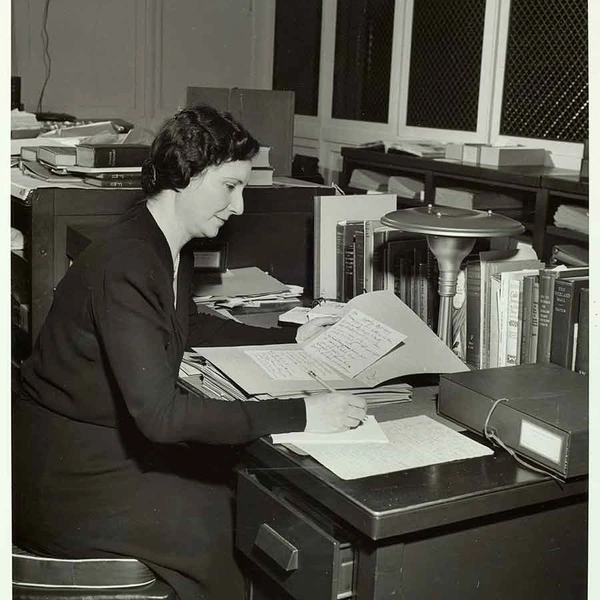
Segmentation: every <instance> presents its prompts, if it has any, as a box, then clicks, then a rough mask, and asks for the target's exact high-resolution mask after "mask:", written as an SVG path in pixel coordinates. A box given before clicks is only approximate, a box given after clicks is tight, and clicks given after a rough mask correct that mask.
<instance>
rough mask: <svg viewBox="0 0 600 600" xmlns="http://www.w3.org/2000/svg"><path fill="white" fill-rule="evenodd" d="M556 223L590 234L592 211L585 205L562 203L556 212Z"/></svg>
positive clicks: (558, 225)
mask: <svg viewBox="0 0 600 600" xmlns="http://www.w3.org/2000/svg"><path fill="white" fill-rule="evenodd" d="M554 224H555V225H556V226H557V227H564V228H565V229H572V230H573V231H578V232H579V233H586V234H589V232H590V213H589V211H588V209H587V208H586V207H584V206H574V205H570V204H561V205H560V206H559V207H558V209H557V210H556V213H555V214H554Z"/></svg>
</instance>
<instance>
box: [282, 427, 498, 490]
mask: <svg viewBox="0 0 600 600" xmlns="http://www.w3.org/2000/svg"><path fill="white" fill-rule="evenodd" d="M380 426H381V428H382V429H383V431H384V433H385V434H386V435H387V437H388V439H389V441H390V443H389V444H368V443H365V444H335V443H333V444H303V443H302V442H301V441H300V442H294V445H295V446H297V447H298V448H299V449H300V450H302V451H304V452H306V453H307V454H310V455H311V456H312V457H313V458H314V459H315V460H317V461H319V462H320V463H321V464H322V465H323V466H325V467H327V468H328V469H329V470H330V471H332V472H333V473H335V474H336V475H337V476H338V477H340V478H341V479H359V478H361V477H370V476H371V475H382V474H384V473H393V472H395V471H405V470H407V469H415V468H417V467H425V466H428V465H435V464H439V463H446V462H452V461H455V460H463V459H467V458H475V457H478V456H487V455H490V454H493V453H494V451H493V450H491V449H490V448H488V447H487V446H484V445H483V444H480V443H478V442H475V441H473V440H471V439H469V438H468V437H466V436H464V435H462V434H461V433H459V432H457V431H454V430H452V429H450V427H447V426H446V425H443V424H442V423H439V422H437V421H434V420H433V419H431V418H430V417H427V416H425V415H419V416H416V417H408V418H405V419H397V420H395V421H385V422H383V423H380Z"/></svg>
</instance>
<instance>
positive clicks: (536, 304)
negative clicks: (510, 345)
mask: <svg viewBox="0 0 600 600" xmlns="http://www.w3.org/2000/svg"><path fill="white" fill-rule="evenodd" d="M539 325H540V277H539V275H534V276H533V295H532V298H531V343H530V345H529V357H528V362H529V363H535V362H537V347H538V336H539Z"/></svg>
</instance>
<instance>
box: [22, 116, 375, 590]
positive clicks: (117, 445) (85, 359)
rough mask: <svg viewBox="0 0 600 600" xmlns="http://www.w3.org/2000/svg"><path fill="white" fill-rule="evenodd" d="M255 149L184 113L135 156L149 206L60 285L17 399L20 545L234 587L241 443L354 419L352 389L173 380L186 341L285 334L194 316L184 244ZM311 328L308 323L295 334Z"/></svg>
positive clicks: (207, 223)
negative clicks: (235, 488) (269, 388)
mask: <svg viewBox="0 0 600 600" xmlns="http://www.w3.org/2000/svg"><path fill="white" fill-rule="evenodd" d="M257 150H258V143H257V142H256V140H255V139H254V138H252V136H251V135H250V134H249V133H248V132H247V131H246V130H245V129H244V128H243V127H242V126H241V125H240V124H238V123H236V122H235V121H234V120H233V119H232V118H231V116H230V115H229V114H227V113H222V112H219V111H216V110H214V109H212V108H210V107H205V106H198V107H194V108H189V109H186V110H183V111H181V112H180V113H178V114H177V115H176V116H175V117H174V118H172V119H170V120H169V121H167V122H166V123H165V125H164V126H163V127H162V129H161V130H160V131H159V133H158V135H157V137H156V139H155V140H154V142H153V144H152V147H151V150H150V158H149V160H148V161H146V163H145V164H144V166H143V170H142V183H143V187H144V190H145V191H146V193H147V199H146V201H145V202H142V203H140V204H138V205H136V206H135V207H134V208H133V209H132V210H131V211H129V212H128V213H127V214H126V215H125V217H124V218H123V219H122V220H121V222H120V223H118V224H117V225H115V226H114V227H112V228H111V229H110V230H109V232H108V233H107V235H106V236H104V237H103V238H102V239H101V240H98V241H96V242H94V243H92V244H91V245H90V246H89V247H88V248H87V249H86V250H85V251H84V252H83V253H82V254H81V256H80V257H78V259H77V260H76V261H75V262H74V264H73V265H72V267H71V268H70V269H69V271H68V272H67V274H66V275H65V277H64V279H63V280H62V281H61V283H60V284H59V286H58V288H57V290H56V294H55V298H54V302H53V305H52V308H51V310H50V313H49V315H48V317H47V319H46V322H45V324H44V326H43V328H42V330H41V332H40V335H39V337H38V340H37V342H36V346H35V348H34V351H33V353H32V355H31V357H30V358H29V359H28V360H27V361H26V362H25V363H24V365H23V368H22V391H21V392H19V394H18V398H16V399H15V401H14V408H13V415H14V416H13V457H14V466H13V473H14V476H13V477H14V479H13V492H14V498H13V533H14V541H15V543H17V544H18V545H20V546H22V547H24V548H26V549H29V550H32V551H34V552H35V551H37V552H42V553H47V554H50V555H54V556H58V557H101V556H110V555H125V556H132V557H136V558H139V559H140V560H142V561H144V562H146V563H147V564H148V565H149V566H151V567H152V568H154V570H155V571H156V572H157V573H158V574H159V575H160V576H162V577H163V578H164V579H165V580H167V581H168V582H169V583H170V584H171V585H172V586H173V587H174V588H175V589H176V591H177V593H178V595H179V597H180V600H192V599H194V600H196V599H198V598H211V599H212V598H217V599H221V598H223V599H227V600H229V599H235V598H242V597H243V592H242V577H241V575H240V573H239V571H238V569H237V567H236V565H235V562H234V559H233V534H232V512H231V491H230V486H229V480H230V473H231V471H230V467H231V466H232V464H233V463H234V461H235V459H236V455H237V452H236V448H239V444H242V443H245V442H248V441H250V440H252V439H255V438H257V437H259V436H261V435H264V434H268V433H278V432H285V431H298V430H304V429H305V430H307V431H340V430H343V429H344V428H349V427H354V426H356V425H357V424H358V423H359V422H360V420H361V419H362V417H363V416H364V413H365V405H364V402H363V401H362V400H361V399H359V398H357V397H354V396H352V395H350V394H341V393H340V394H337V393H332V394H323V395H319V396H314V397H311V398H306V399H299V400H289V401H288V400H286V401H285V402H283V401H278V400H273V401H266V402H222V401H218V400H212V399H207V398H202V397H199V396H195V395H193V394H191V393H187V392H183V391H182V390H180V389H178V388H177V386H176V381H177V373H178V367H179V363H180V361H181V358H182V353H183V350H184V348H185V347H189V346H195V345H202V344H212V345H231V344H248V343H252V344H256V343H272V342H283V341H291V340H290V334H289V332H288V331H286V330H281V329H271V330H267V329H260V328H252V327H246V326H243V325H239V324H237V323H234V322H231V321H225V320H222V319H218V318H215V317H209V316H207V315H199V314H198V313H197V311H196V308H195V305H194V303H193V301H192V299H191V294H190V284H191V276H192V270H193V260H192V256H191V255H190V254H189V253H187V252H186V251H185V245H186V243H187V242H188V241H190V240H191V239H192V238H194V237H214V236H216V235H217V233H218V231H219V228H220V227H221V225H222V224H223V223H224V222H225V221H226V220H227V219H228V218H229V217H230V216H231V215H235V214H240V213H241V212H242V210H243V200H242V191H243V188H244V186H245V185H246V183H247V181H248V177H249V174H250V169H251V162H250V161H251V158H252V157H253V156H254V154H255V153H256V152H257ZM273 251H274V252H276V251H277V249H276V248H274V249H273ZM318 330H319V326H318V325H317V324H314V323H310V324H307V325H306V326H303V327H302V328H300V329H299V330H298V337H299V339H304V338H307V337H310V336H312V335H314V334H315V333H316V332H318Z"/></svg>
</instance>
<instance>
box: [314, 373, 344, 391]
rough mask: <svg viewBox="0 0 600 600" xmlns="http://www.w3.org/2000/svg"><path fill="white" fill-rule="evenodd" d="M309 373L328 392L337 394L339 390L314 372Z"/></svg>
mask: <svg viewBox="0 0 600 600" xmlns="http://www.w3.org/2000/svg"><path fill="white" fill-rule="evenodd" d="M307 373H308V374H309V375H310V376H311V377H312V378H313V379H314V380H315V381H316V382H317V383H320V384H321V385H322V386H323V387H324V388H325V389H326V390H329V391H330V392H334V393H335V392H337V390H336V389H335V388H333V387H331V386H330V385H329V384H328V383H327V382H326V381H324V380H323V379H321V378H320V377H319V376H318V375H317V374H316V373H315V372H314V371H311V370H308V371H307Z"/></svg>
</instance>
